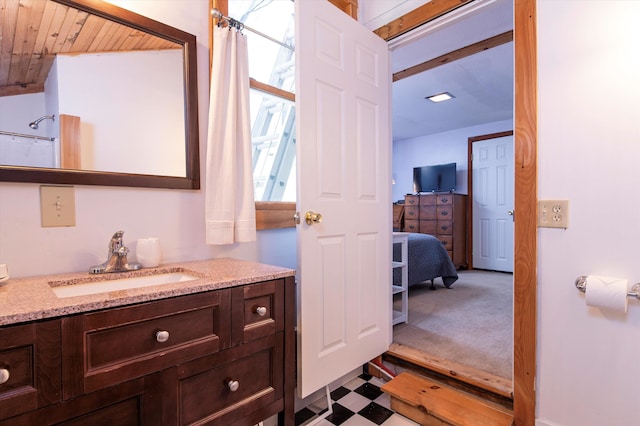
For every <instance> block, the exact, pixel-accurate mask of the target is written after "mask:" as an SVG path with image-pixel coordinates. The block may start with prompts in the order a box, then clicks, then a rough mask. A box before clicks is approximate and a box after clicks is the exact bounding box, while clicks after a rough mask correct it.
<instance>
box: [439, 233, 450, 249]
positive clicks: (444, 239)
mask: <svg viewBox="0 0 640 426" xmlns="http://www.w3.org/2000/svg"><path fill="white" fill-rule="evenodd" d="M438 239H439V240H440V242H441V243H442V245H443V246H444V248H445V249H447V251H451V250H453V237H447V236H442V235H438Z"/></svg>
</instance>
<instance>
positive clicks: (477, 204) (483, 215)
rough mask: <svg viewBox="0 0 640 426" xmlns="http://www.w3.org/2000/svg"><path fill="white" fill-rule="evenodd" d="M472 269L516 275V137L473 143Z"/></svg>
mask: <svg viewBox="0 0 640 426" xmlns="http://www.w3.org/2000/svg"><path fill="white" fill-rule="evenodd" d="M472 155H473V157H472V158H473V161H472V164H473V267H474V268H479V269H490V270H494V271H504V272H513V220H514V216H513V214H514V211H513V205H514V192H513V191H514V187H513V181H514V170H513V136H504V137H500V138H493V139H485V140H481V141H475V142H473V144H472Z"/></svg>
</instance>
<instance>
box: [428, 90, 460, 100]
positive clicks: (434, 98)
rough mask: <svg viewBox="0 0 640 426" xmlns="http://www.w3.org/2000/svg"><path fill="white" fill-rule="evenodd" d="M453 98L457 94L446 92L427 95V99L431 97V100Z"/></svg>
mask: <svg viewBox="0 0 640 426" xmlns="http://www.w3.org/2000/svg"><path fill="white" fill-rule="evenodd" d="M453 98H455V96H453V95H452V94H451V93H449V92H444V93H439V94H437V95H432V96H427V97H426V98H425V99H429V100H430V101H431V102H444V101H448V100H449V99H453Z"/></svg>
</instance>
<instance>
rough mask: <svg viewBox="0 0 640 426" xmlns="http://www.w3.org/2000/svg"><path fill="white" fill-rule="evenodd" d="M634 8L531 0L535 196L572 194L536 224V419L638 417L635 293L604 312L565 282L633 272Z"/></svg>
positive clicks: (639, 153)
mask: <svg viewBox="0 0 640 426" xmlns="http://www.w3.org/2000/svg"><path fill="white" fill-rule="evenodd" d="M639 17H640V2H635V1H611V0H593V1H571V0H538V41H539V44H538V78H539V80H538V107H539V112H538V119H539V122H538V125H539V139H538V153H539V157H538V158H539V167H538V182H539V186H538V198H540V199H554V198H559V199H569V200H570V206H569V228H568V229H567V230H560V229H540V230H539V252H538V254H539V257H538V268H539V269H538V277H539V278H538V279H539V289H538V292H539V302H538V318H539V319H538V324H539V327H538V362H539V363H538V373H537V388H536V389H537V398H538V401H537V413H538V416H537V417H538V418H539V419H540V424H556V425H566V426H572V425H581V426H590V425H593V426H600V425H617V426H622V425H637V424H640V412H639V411H638V407H640V380H639V378H640V362H639V360H640V302H639V301H637V300H631V301H630V302H629V310H628V312H627V314H626V315H613V314H607V313H604V312H601V311H600V310H598V309H595V308H589V307H587V306H586V305H585V299H584V295H583V294H581V293H579V292H578V291H577V290H576V289H575V286H574V281H575V279H576V278H577V277H578V276H579V275H583V274H599V275H610V276H618V277H623V278H627V279H629V280H630V281H631V282H639V281H640V267H639V265H640V262H639V259H640V244H639V243H638V242H639V241H640V219H639V217H640V201H639V197H638V194H639V190H638V183H639V182H640V167H639V164H638V160H639V159H640V131H639V130H638V129H639V127H638V122H639V111H640V83H639V82H638V69H640V54H638V47H637V42H638V40H640V26H639V25H638V18H639ZM587 291H588V290H587Z"/></svg>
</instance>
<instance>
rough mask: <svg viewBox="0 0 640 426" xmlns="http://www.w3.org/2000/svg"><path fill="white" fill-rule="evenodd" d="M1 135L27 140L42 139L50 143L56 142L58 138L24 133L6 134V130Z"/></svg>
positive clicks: (1, 131) (0, 132) (0, 131)
mask: <svg viewBox="0 0 640 426" xmlns="http://www.w3.org/2000/svg"><path fill="white" fill-rule="evenodd" d="M0 135H6V136H16V137H19V138H26V139H40V140H43V141H50V142H53V141H55V140H56V138H49V137H46V136H36V135H26V134H24V133H15V132H6V131H4V130H0Z"/></svg>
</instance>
